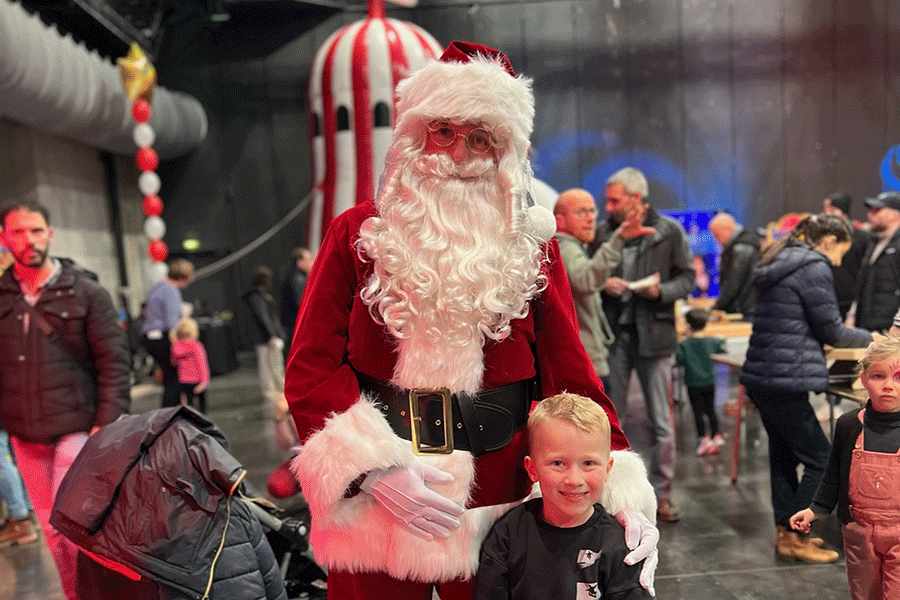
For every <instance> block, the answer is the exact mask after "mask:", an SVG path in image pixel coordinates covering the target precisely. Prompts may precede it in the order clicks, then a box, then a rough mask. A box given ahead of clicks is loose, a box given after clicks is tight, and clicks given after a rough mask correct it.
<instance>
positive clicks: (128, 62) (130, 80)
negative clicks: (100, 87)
mask: <svg viewBox="0 0 900 600" xmlns="http://www.w3.org/2000/svg"><path fill="white" fill-rule="evenodd" d="M116 64H118V65H119V72H120V73H121V75H122V87H123V88H125V95H126V96H128V99H129V100H131V101H132V102H134V101H135V100H137V99H138V98H143V99H144V100H146V101H147V102H150V101H151V100H152V98H153V86H154V85H156V67H154V66H153V63H151V62H150V61H149V60H148V59H147V56H146V55H145V54H144V51H143V50H141V47H140V46H138V45H137V44H136V43H133V42H132V44H131V47H130V48H129V49H128V55H127V56H125V57H124V58H120V59H117V60H116Z"/></svg>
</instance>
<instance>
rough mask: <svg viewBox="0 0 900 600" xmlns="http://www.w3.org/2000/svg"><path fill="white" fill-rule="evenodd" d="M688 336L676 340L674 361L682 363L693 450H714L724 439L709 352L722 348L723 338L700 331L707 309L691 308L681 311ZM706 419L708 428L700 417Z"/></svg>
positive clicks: (713, 451) (704, 323)
mask: <svg viewBox="0 0 900 600" xmlns="http://www.w3.org/2000/svg"><path fill="white" fill-rule="evenodd" d="M685 320H686V321H687V324H688V327H690V329H691V334H690V336H689V337H687V338H685V339H684V340H682V341H681V342H680V343H679V344H678V350H677V351H676V352H675V361H676V362H677V363H678V364H679V365H681V366H683V367H684V384H685V386H686V387H687V391H688V398H689V399H690V401H691V408H692V409H693V410H694V423H695V424H696V425H697V437H698V438H699V439H700V442H699V444H698V445H697V454H698V455H704V454H717V453H718V452H719V450H720V449H721V448H722V445H723V444H724V443H725V440H723V439H722V434H721V433H719V419H718V417H717V416H716V407H715V399H716V373H715V365H714V364H713V361H712V358H710V356H711V355H713V354H716V353H721V352H725V340H723V339H722V338H717V337H711V336H706V335H703V330H704V329H705V328H706V322H707V321H708V320H709V311H706V310H704V309H702V308H692V309H691V310H689V311H688V312H687V314H686V315H685ZM704 416H705V417H706V419H707V420H709V432H708V433H707V429H706V423H705V421H704V419H703V417H704Z"/></svg>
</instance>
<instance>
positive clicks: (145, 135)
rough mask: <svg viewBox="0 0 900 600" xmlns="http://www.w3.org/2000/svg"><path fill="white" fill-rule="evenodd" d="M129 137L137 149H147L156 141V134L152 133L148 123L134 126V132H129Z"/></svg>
mask: <svg viewBox="0 0 900 600" xmlns="http://www.w3.org/2000/svg"><path fill="white" fill-rule="evenodd" d="M131 135H132V137H133V138H134V143H135V144H137V147H138V148H149V147H150V146H152V145H153V142H155V141H156V132H155V131H153V127H151V126H150V124H149V123H138V124H137V125H135V126H134V131H132V132H131Z"/></svg>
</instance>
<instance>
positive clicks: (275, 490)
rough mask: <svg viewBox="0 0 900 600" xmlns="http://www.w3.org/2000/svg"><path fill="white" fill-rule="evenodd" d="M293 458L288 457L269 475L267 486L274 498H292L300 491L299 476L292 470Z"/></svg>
mask: <svg viewBox="0 0 900 600" xmlns="http://www.w3.org/2000/svg"><path fill="white" fill-rule="evenodd" d="M292 460H293V458H289V459H287V460H286V461H284V462H283V463H281V464H280V465H278V468H277V469H275V470H274V471H273V472H272V474H271V475H269V482H268V485H267V486H266V488H267V489H268V490H269V494H271V495H272V496H273V497H274V498H290V497H291V496H293V495H295V494H299V493H300V482H299V481H297V478H296V477H294V472H293V471H291V461H292Z"/></svg>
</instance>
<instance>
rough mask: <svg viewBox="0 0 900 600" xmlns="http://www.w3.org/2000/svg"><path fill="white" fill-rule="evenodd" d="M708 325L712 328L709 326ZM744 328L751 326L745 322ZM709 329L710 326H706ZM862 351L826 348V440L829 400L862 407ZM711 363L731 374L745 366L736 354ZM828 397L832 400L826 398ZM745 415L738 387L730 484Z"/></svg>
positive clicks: (830, 413)
mask: <svg viewBox="0 0 900 600" xmlns="http://www.w3.org/2000/svg"><path fill="white" fill-rule="evenodd" d="M710 325H713V324H712V323H710ZM747 325H751V324H750V323H747ZM707 329H709V325H708V326H707ZM865 352H866V349H865V348H831V347H826V348H825V359H826V360H828V361H831V365H830V366H829V369H828V373H829V384H828V389H827V391H826V401H827V402H828V432H829V438H833V437H834V421H835V419H834V406H835V402H832V398H836V399H838V401H840V400H843V399H847V400H853V401H854V402H857V403H859V404H860V405H865V403H866V401H867V400H868V394H867V392H866V390H865V389H860V388H859V387H858V384H857V383H856V379H857V377H856V371H855V369H856V363H857V361H859V359H860V358H862V356H863V354H865ZM711 358H712V360H713V362H715V363H718V364H721V365H728V366H729V368H731V370H732V371H740V370H741V367H743V366H744V356H743V355H738V354H713V355H712V356H711ZM829 396H830V397H831V398H829ZM743 413H744V386H743V385H740V384H739V385H738V409H737V415H736V421H735V427H734V447H733V452H732V458H731V482H732V483H735V482H737V472H738V459H739V458H740V441H741V417H742V416H743Z"/></svg>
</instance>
